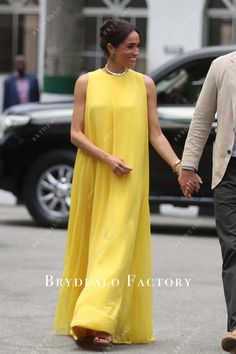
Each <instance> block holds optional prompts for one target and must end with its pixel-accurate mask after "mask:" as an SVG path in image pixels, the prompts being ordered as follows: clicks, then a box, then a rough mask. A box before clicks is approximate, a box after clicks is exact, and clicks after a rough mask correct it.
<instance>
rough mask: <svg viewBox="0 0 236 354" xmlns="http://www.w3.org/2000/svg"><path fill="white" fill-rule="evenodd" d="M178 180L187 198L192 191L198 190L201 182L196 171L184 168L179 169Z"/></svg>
mask: <svg viewBox="0 0 236 354" xmlns="http://www.w3.org/2000/svg"><path fill="white" fill-rule="evenodd" d="M178 181H179V185H180V188H181V189H182V192H183V194H184V196H185V197H187V198H191V196H192V194H193V192H198V191H199V189H200V186H201V184H202V179H201V177H200V176H199V175H198V174H197V173H196V172H194V171H189V170H184V169H181V170H180V173H179V178H178Z"/></svg>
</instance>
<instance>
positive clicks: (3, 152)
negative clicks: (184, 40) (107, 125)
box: [0, 46, 235, 227]
mask: <svg viewBox="0 0 236 354" xmlns="http://www.w3.org/2000/svg"><path fill="white" fill-rule="evenodd" d="M233 50H235V47H231V46H230V47H208V48H203V49H201V50H198V51H195V52H191V53H187V54H185V55H182V56H180V57H177V58H176V59H173V60H171V61H169V62H168V63H166V64H165V65H163V66H161V67H159V68H158V69H157V70H156V71H154V72H153V73H151V74H150V76H151V77H152V78H153V80H154V82H155V84H156V87H157V97H158V114H159V118H160V122H161V127H162V130H163V132H164V134H165V135H166V137H167V138H168V140H169V142H170V144H171V145H172V147H173V148H174V150H175V151H176V153H177V155H178V156H179V157H181V155H182V151H183V147H184V142H185V138H186V134H187V132H188V127H189V123H190V120H191V118H192V115H193V110H194V105H195V103H196V101H197V98H198V96H199V93H200V90H201V87H202V84H203V82H204V79H205V76H206V73H207V71H208V69H209V66H210V64H211V62H212V60H213V59H215V58H216V57H218V56H220V55H224V54H227V53H229V52H232V51H233ZM71 116H72V102H70V103H53V104H52V103H37V104H25V105H17V106H14V107H11V108H10V109H8V110H7V111H5V112H4V114H3V115H2V116H0V188H1V189H5V190H8V191H11V192H12V193H14V194H15V195H16V196H17V198H18V199H19V200H21V201H22V202H23V203H25V205H26V206H27V208H28V210H29V212H30V213H31V215H32V216H33V217H34V218H35V220H36V221H37V222H38V223H39V224H41V225H45V226H50V225H54V224H56V225H57V226H58V227H66V225H67V221H68V213H69V206H70V190H71V181H72V175H73V165H74V160H75V154H76V149H75V147H74V146H73V145H72V144H71V143H70V122H71ZM216 124H217V123H216V122H214V123H213V127H212V131H211V134H210V136H209V139H208V141H207V144H206V147H205V150H204V153H203V157H202V159H201V163H200V166H199V174H200V175H201V176H202V178H203V181H204V183H203V185H202V187H201V190H200V192H199V193H198V194H195V195H194V196H193V197H192V198H191V199H190V200H189V199H185V198H184V197H183V196H182V194H181V191H180V188H179V185H178V182H177V178H176V176H175V175H173V172H172V170H171V169H170V168H169V167H168V165H167V164H166V163H165V162H164V161H163V160H161V158H160V157H159V156H158V155H157V154H156V153H155V152H154V150H153V148H152V147H151V146H150V202H151V206H152V205H159V204H161V203H172V204H174V205H181V204H185V205H187V204H193V205H194V204H195V205H206V204H212V201H213V200H212V191H211V190H210V184H211V154H212V144H213V141H214V138H215V129H216Z"/></svg>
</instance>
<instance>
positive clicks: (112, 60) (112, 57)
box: [109, 54, 115, 63]
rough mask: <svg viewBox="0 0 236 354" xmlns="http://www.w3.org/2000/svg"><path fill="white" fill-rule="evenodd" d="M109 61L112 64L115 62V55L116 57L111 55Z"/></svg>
mask: <svg viewBox="0 0 236 354" xmlns="http://www.w3.org/2000/svg"><path fill="white" fill-rule="evenodd" d="M109 61H110V62H112V63H114V62H115V55H114V54H111V55H110V57H109Z"/></svg>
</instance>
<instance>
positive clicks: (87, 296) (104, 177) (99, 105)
mask: <svg viewBox="0 0 236 354" xmlns="http://www.w3.org/2000/svg"><path fill="white" fill-rule="evenodd" d="M88 77H89V79H88V86H87V93H86V106H85V117H84V134H85V135H86V136H87V137H88V138H89V139H90V140H91V141H92V142H93V143H94V144H95V145H97V146H99V147H100V148H102V149H104V150H106V151H108V152H109V153H111V154H112V155H114V156H116V157H119V158H121V159H123V160H124V161H125V162H126V163H127V164H129V165H130V166H132V168H133V171H132V172H130V174H128V175H126V176H116V175H115V174H114V173H113V172H112V171H111V169H110V167H109V166H108V165H106V164H105V163H104V162H102V161H100V160H97V159H95V158H93V157H91V156H90V155H88V154H86V153H85V152H84V151H82V150H81V149H78V151H77V156H76V161H75V166H74V174H73V181H72V192H71V206H70V215H69V224H68V236H67V243H66V252H65V259H64V271H63V274H62V284H61V287H60V291H59V298H58V303H57V308H56V316H55V320H54V326H53V329H54V332H56V333H58V334H65V335H71V336H72V337H73V338H74V339H78V338H80V337H82V336H83V335H85V329H86V328H88V329H93V330H97V331H105V332H108V333H110V334H111V335H112V341H113V343H127V344H131V343H149V342H152V341H154V340H155V337H154V333H153V321H152V276H153V275H152V251H151V247H152V245H151V234H150V212H149V203H148V195H149V157H148V156H149V152H148V116H147V95H146V88H145V83H144V77H143V74H141V73H137V72H135V71H133V70H131V69H129V70H128V72H127V73H126V74H125V75H123V76H113V75H110V74H108V73H106V72H105V71H103V70H102V69H98V70H95V71H92V72H89V73H88Z"/></svg>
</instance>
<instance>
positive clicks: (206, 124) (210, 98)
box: [181, 61, 217, 170]
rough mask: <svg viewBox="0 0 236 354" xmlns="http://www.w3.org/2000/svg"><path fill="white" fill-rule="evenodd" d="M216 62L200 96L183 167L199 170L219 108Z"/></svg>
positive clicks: (186, 143)
mask: <svg viewBox="0 0 236 354" xmlns="http://www.w3.org/2000/svg"><path fill="white" fill-rule="evenodd" d="M216 65H217V64H216V62H215V61H213V62H212V64H211V66H210V69H209V71H208V73H207V76H206V79H205V82H204V84H203V87H202V90H201V93H200V95H199V98H198V101H197V104H196V108H195V111H194V114H193V119H192V121H191V124H190V128H189V132H188V135H187V139H186V142H185V146H184V152H183V157H182V164H181V165H182V167H183V168H184V167H188V168H190V167H191V168H193V169H195V170H197V169H198V165H199V161H200V158H201V156H202V152H203V148H204V146H205V144H206V141H207V138H208V136H209V134H210V131H211V126H212V122H213V121H214V118H215V113H216V108H217V80H216Z"/></svg>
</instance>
